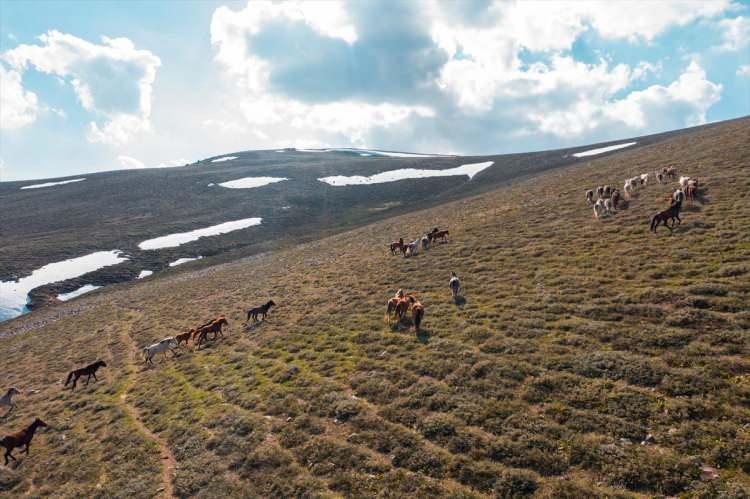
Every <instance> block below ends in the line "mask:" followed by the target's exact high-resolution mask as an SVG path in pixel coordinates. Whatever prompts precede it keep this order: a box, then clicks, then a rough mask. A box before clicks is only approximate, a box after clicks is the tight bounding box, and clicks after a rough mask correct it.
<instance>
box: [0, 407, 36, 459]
mask: <svg viewBox="0 0 750 499" xmlns="http://www.w3.org/2000/svg"><path fill="white" fill-rule="evenodd" d="M45 426H47V423H45V422H44V421H42V420H41V419H39V418H36V419H35V420H34V421H33V422H32V423H31V424H30V425H29V426H27V427H26V429H24V430H21V431H17V432H15V433H11V434H10V435H7V436H5V437H3V438H2V439H0V447H5V465H6V466H8V458H11V459H12V460H14V461H16V462H18V460H17V459H16V458H15V457H13V454H11V451H13V449H15V448H16V447H24V446H25V447H26V448H25V449H24V450H23V451H22V452H25V453H26V455H27V456H28V455H29V447H30V446H31V439H32V438H34V433H36V430H37V428H43V427H45Z"/></svg>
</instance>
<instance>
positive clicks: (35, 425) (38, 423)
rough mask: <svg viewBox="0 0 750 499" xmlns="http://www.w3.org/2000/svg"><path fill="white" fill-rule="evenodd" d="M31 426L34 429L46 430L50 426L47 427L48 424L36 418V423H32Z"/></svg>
mask: <svg viewBox="0 0 750 499" xmlns="http://www.w3.org/2000/svg"><path fill="white" fill-rule="evenodd" d="M31 426H32V427H33V428H45V427H47V426H48V425H47V423H45V422H44V421H42V420H41V419H39V418H36V419H35V420H34V421H33V422H32V423H31Z"/></svg>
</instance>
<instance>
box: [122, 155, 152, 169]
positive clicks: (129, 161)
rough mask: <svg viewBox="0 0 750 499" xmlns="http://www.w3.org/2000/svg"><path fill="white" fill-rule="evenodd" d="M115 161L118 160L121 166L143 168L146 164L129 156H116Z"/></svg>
mask: <svg viewBox="0 0 750 499" xmlns="http://www.w3.org/2000/svg"><path fill="white" fill-rule="evenodd" d="M117 161H119V162H120V166H122V167H123V168H144V167H145V166H146V165H144V164H143V162H142V161H139V160H137V159H135V158H131V157H130V156H124V155H120V156H117Z"/></svg>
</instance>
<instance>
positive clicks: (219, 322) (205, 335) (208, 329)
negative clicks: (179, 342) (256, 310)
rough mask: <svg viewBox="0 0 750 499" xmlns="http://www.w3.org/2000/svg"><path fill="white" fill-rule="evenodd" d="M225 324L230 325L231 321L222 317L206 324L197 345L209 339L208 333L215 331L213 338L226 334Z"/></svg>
mask: <svg viewBox="0 0 750 499" xmlns="http://www.w3.org/2000/svg"><path fill="white" fill-rule="evenodd" d="M264 317H265V316H264ZM224 325H226V326H227V327H229V323H228V322H227V320H226V319H225V318H223V317H222V318H221V319H219V320H217V321H214V322H212V323H211V324H209V325H208V326H204V327H203V328H201V329H200V331H199V333H198V341H197V342H196V343H197V345H198V346H199V347H200V346H201V345H202V344H203V342H204V341H207V340H208V333H214V337H213V339H216V337H217V336H224V333H222V332H221V328H222V326H224Z"/></svg>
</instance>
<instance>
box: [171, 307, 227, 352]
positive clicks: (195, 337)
mask: <svg viewBox="0 0 750 499" xmlns="http://www.w3.org/2000/svg"><path fill="white" fill-rule="evenodd" d="M220 319H226V316H225V315H224V314H222V315H218V316H216V317H214V318H213V319H211V320H209V321H206V322H204V323H203V324H201V325H200V326H198V327H196V328H195V329H191V330H190V331H192V333H193V341H195V340H196V339H198V335H199V334H200V332H201V329H203V328H204V327H207V326H210V325H211V324H213V323H214V322H216V321H218V320H220ZM177 344H178V345H179V342H178V343H177Z"/></svg>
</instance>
